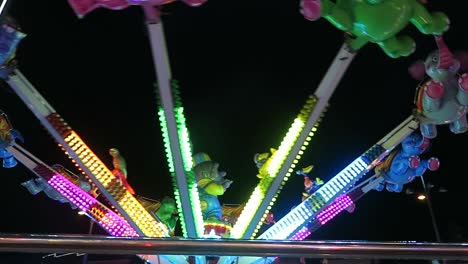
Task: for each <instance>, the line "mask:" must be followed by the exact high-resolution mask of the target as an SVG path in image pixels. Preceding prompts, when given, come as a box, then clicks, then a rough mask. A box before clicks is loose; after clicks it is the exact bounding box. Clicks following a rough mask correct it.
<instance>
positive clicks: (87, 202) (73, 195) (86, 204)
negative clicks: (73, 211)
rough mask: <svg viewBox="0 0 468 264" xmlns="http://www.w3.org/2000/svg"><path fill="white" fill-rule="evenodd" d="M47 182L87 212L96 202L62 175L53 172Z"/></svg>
mask: <svg viewBox="0 0 468 264" xmlns="http://www.w3.org/2000/svg"><path fill="white" fill-rule="evenodd" d="M47 182H48V183H49V184H50V186H52V187H53V188H54V189H55V190H57V191H58V192H59V193H60V194H61V195H63V196H64V197H65V198H67V199H68V200H69V201H70V202H72V203H73V204H74V205H76V206H77V207H78V208H80V210H81V211H84V212H88V211H89V209H90V208H91V207H92V206H93V205H94V204H95V203H97V201H96V200H95V199H94V198H92V197H91V195H89V194H87V193H86V192H84V191H83V190H81V189H80V188H78V187H77V186H76V185H75V184H73V183H71V182H70V181H69V180H68V179H66V178H65V177H63V176H62V175H58V174H55V175H54V176H52V178H50V179H49V180H48V181H47Z"/></svg>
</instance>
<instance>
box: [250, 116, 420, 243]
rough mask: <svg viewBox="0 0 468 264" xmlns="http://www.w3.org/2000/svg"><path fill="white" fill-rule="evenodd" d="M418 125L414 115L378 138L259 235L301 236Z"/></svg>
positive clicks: (274, 237) (263, 237)
mask: <svg viewBox="0 0 468 264" xmlns="http://www.w3.org/2000/svg"><path fill="white" fill-rule="evenodd" d="M418 127H419V122H418V121H417V120H416V119H415V117H414V116H409V117H408V118H407V119H406V120H404V121H403V122H402V123H401V124H400V125H398V126H397V127H396V128H395V129H393V130H392V131H391V132H390V133H388V134H387V135H386V136H385V137H383V138H382V139H381V140H379V141H378V142H377V144H375V145H374V146H373V147H371V148H370V149H369V150H368V151H366V153H364V154H363V155H361V156H360V157H359V158H358V159H356V160H355V161H353V162H352V163H351V164H350V165H348V166H347V167H346V168H345V169H344V170H342V171H341V172H340V173H338V174H337V175H336V176H335V177H333V178H332V179H331V180H330V181H328V182H327V183H326V184H324V185H323V186H322V187H321V188H320V189H319V190H317V191H316V192H315V193H313V194H312V195H311V196H310V197H308V198H307V199H306V200H305V201H303V202H302V203H301V204H300V205H299V206H297V207H296V208H294V209H293V210H291V211H290V212H289V213H288V214H287V215H286V216H284V217H283V218H281V219H280V220H279V221H278V222H277V223H276V224H274V225H273V226H271V227H270V228H269V229H268V230H266V231H265V232H264V233H263V234H262V235H261V236H260V237H259V238H260V239H288V238H295V239H297V238H298V237H302V236H304V235H306V234H307V232H308V231H304V227H305V226H307V225H308V224H310V222H313V221H314V219H315V216H316V215H317V213H319V212H320V211H321V210H323V209H324V208H325V207H326V206H328V205H329V204H330V203H332V202H333V201H334V200H335V199H336V198H337V197H339V196H340V195H342V194H343V193H344V192H345V191H346V190H347V189H348V188H349V187H350V186H352V185H354V184H355V183H356V182H357V181H358V180H359V178H361V177H362V176H363V175H364V174H366V173H367V172H368V171H369V170H371V169H372V168H374V167H375V166H376V165H377V164H378V163H379V162H381V161H382V159H384V158H385V157H386V155H388V153H389V152H390V151H391V150H392V149H393V148H395V147H396V146H397V145H398V144H399V143H400V142H401V141H402V140H403V139H404V138H405V137H407V136H408V135H409V134H411V133H412V132H413V131H415V130H417V129H418ZM293 227H294V228H293ZM291 230H292V231H291ZM297 233H301V234H297Z"/></svg>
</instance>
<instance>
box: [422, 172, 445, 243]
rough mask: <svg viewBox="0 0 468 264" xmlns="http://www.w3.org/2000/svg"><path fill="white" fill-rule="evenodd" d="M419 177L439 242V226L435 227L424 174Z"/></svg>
mask: <svg viewBox="0 0 468 264" xmlns="http://www.w3.org/2000/svg"><path fill="white" fill-rule="evenodd" d="M419 178H421V183H422V186H423V189H424V194H425V195H426V200H427V207H428V208H429V213H430V214H431V221H432V228H433V229H434V233H435V237H436V241H437V242H441V239H440V233H439V228H438V227H437V222H436V218H435V215H434V210H433V209H432V203H431V198H430V195H429V190H428V189H427V186H426V182H425V181H424V176H422V175H421V176H420V177H419Z"/></svg>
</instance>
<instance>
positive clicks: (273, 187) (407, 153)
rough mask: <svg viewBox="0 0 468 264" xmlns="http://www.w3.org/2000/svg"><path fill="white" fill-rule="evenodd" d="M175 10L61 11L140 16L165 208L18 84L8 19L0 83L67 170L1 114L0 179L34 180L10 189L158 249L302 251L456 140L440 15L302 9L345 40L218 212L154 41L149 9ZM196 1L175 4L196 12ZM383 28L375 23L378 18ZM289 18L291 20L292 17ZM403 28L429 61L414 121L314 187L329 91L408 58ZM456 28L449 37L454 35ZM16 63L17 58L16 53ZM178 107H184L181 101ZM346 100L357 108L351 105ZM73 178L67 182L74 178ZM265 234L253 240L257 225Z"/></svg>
mask: <svg viewBox="0 0 468 264" xmlns="http://www.w3.org/2000/svg"><path fill="white" fill-rule="evenodd" d="M174 1H175V0H169V1H167V0H148V1H144V0H113V1H108V0H68V3H69V5H70V7H71V8H72V10H73V11H74V12H75V14H76V15H77V17H78V18H79V19H86V16H87V15H88V14H89V13H90V12H92V11H93V10H95V9H97V8H105V9H112V10H122V9H126V8H128V7H130V6H140V7H141V8H142V10H143V11H144V17H145V25H146V28H147V32H148V37H149V40H150V46H151V51H152V55H153V62H154V69H155V76H156V77H157V82H156V83H157V85H155V89H156V93H157V95H158V105H159V108H158V109H157V113H158V118H159V125H160V127H161V133H162V136H163V141H164V146H165V151H166V157H167V164H168V168H169V171H170V175H171V177H172V182H173V190H174V196H173V197H172V198H171V197H166V198H164V199H161V200H160V201H152V200H148V199H145V198H142V197H140V196H138V194H137V193H136V191H135V190H134V189H133V188H132V187H131V185H130V183H129V182H128V181H127V167H126V161H125V159H124V158H123V156H122V155H121V154H120V152H119V150H118V149H115V148H113V149H110V150H109V155H110V157H111V158H112V164H111V165H112V166H110V167H109V166H108V165H107V164H106V162H104V161H103V157H99V156H98V155H97V154H95V152H94V151H93V150H92V149H91V148H90V146H89V145H87V144H86V141H85V139H84V138H82V137H80V136H79V134H78V132H77V131H75V130H74V129H73V128H72V126H71V124H68V123H67V122H66V121H65V118H66V117H62V116H61V115H60V114H59V113H58V112H57V111H56V110H55V109H54V107H53V106H52V105H51V104H50V103H49V102H48V101H47V99H46V97H44V96H43V95H42V94H41V93H40V92H39V91H38V90H37V89H36V88H35V87H34V86H33V84H31V83H30V82H29V81H28V79H27V78H26V77H25V76H24V75H23V74H22V73H21V71H20V69H19V68H18V67H17V66H18V61H17V59H16V57H15V54H16V52H17V47H18V45H19V44H20V42H21V41H22V40H23V39H24V38H25V37H26V33H23V32H22V31H21V28H20V27H19V25H18V24H17V23H15V22H14V21H13V19H10V18H6V19H5V20H4V21H3V24H2V27H1V29H0V42H1V44H2V45H1V46H0V64H1V65H2V67H1V72H0V74H1V77H2V79H4V81H5V82H6V83H7V84H8V86H9V87H11V89H12V90H13V91H14V92H15V93H16V94H17V95H18V97H19V98H20V99H21V100H22V101H23V102H24V104H25V105H26V106H27V107H28V108H29V110H31V111H32V113H33V114H34V115H35V117H36V118H37V119H38V121H39V122H40V123H41V124H42V126H43V127H44V128H45V129H46V130H47V132H48V133H49V134H50V135H51V136H52V137H53V139H54V140H55V141H56V142H57V144H58V146H59V148H61V149H62V150H63V152H64V154H65V155H66V156H68V158H69V159H70V160H71V161H72V162H73V164H74V165H75V166H76V168H65V167H64V166H62V165H49V164H46V163H45V162H43V161H41V160H40V159H39V158H38V157H36V156H35V155H34V154H33V153H31V152H30V151H29V150H27V147H26V146H23V145H25V144H24V143H23V141H24V139H23V137H22V135H21V132H20V131H17V130H15V128H14V126H13V125H12V124H13V122H19V121H18V120H12V121H10V120H9V119H8V116H7V114H6V112H8V109H3V111H5V112H3V111H0V114H1V116H0V139H1V141H0V157H1V158H2V159H3V167H4V168H5V169H8V168H12V167H15V166H17V163H20V164H22V165H23V166H25V167H26V168H28V169H29V170H30V171H31V173H32V174H34V175H35V176H36V177H35V178H34V179H31V180H28V181H25V182H24V183H22V185H23V186H24V187H25V188H26V189H27V190H28V191H29V192H30V193H31V194H33V195H35V194H37V193H40V192H44V193H45V194H46V195H47V196H48V197H50V198H51V199H53V200H56V201H59V202H61V203H69V204H70V206H71V209H73V210H79V211H80V212H83V213H84V214H85V215H86V216H88V217H89V218H90V219H91V220H92V221H94V222H95V223H97V224H98V225H99V226H101V227H102V229H103V230H105V231H106V232H107V233H108V234H109V235H111V236H116V237H153V238H169V237H174V236H175V232H174V230H175V227H176V225H180V229H181V232H182V234H181V235H182V236H183V237H184V238H204V239H218V238H226V239H228V238H229V239H263V240H304V239H305V238H306V237H308V236H309V235H311V234H312V233H313V232H315V231H316V230H317V229H319V228H320V227H322V226H323V225H325V224H326V223H327V222H328V221H330V220H332V219H333V218H334V217H335V216H336V215H338V214H339V213H340V212H342V211H344V210H347V211H349V212H352V211H353V210H354V208H355V206H356V202H357V201H358V199H360V198H362V197H363V196H365V195H366V194H367V193H368V192H370V191H372V190H377V191H384V190H386V191H389V192H401V191H402V189H403V186H404V185H405V184H407V183H409V182H411V181H413V180H414V179H415V178H416V177H418V176H422V175H423V174H424V173H425V172H426V171H427V170H430V171H435V170H437V169H438V168H439V160H438V159H437V158H435V157H431V158H428V159H422V158H420V157H419V156H420V155H421V154H423V153H425V152H426V151H428V149H429V146H430V143H431V142H430V141H432V140H437V131H438V127H439V126H442V125H447V126H448V127H449V129H450V131H451V132H453V133H455V134H462V133H465V132H466V131H467V130H468V123H467V118H466V114H467V112H468V74H467V73H465V71H468V54H467V53H462V52H460V53H452V51H451V50H450V49H449V47H448V46H447V45H446V43H445V41H444V38H443V34H444V33H445V32H446V31H447V30H449V19H448V17H447V16H446V15H445V14H444V13H442V12H430V11H429V10H428V8H427V7H426V6H425V4H424V3H422V2H420V1H416V0H406V1H403V0H373V1H371V0H361V1H357V0H337V1H331V0H302V1H300V7H299V11H300V13H301V14H302V15H303V16H304V17H305V19H307V20H311V21H314V20H318V19H325V20H327V21H329V22H330V23H331V24H332V25H334V26H335V27H336V28H338V29H339V30H342V31H344V32H345V36H346V37H345V42H344V43H343V45H342V47H341V49H340V50H339V51H338V53H337V55H336V56H335V58H334V60H333V62H332V63H331V65H330V67H329V69H328V71H327V72H326V74H325V76H324V77H323V79H322V81H321V82H320V85H319V86H318V88H317V89H316V90H315V92H314V93H313V94H311V95H310V96H309V97H308V98H307V99H306V100H305V102H304V105H303V107H302V109H301V110H300V111H299V113H298V114H297V116H296V118H295V119H294V120H293V121H292V124H291V126H290V128H289V130H288V131H287V133H286V134H285V136H284V138H283V139H282V141H281V142H279V144H278V146H275V147H274V148H272V149H271V150H270V151H269V152H266V153H258V154H256V155H255V157H254V161H255V164H256V166H257V168H258V174H257V175H256V176H257V178H258V185H257V186H256V187H255V188H254V189H253V190H251V195H250V198H249V199H248V200H247V201H245V203H243V204H241V205H238V206H228V205H223V204H222V203H221V202H220V199H219V197H220V196H222V195H223V194H224V192H225V191H226V190H227V189H228V188H229V187H230V185H231V184H232V181H231V180H229V179H227V178H226V173H225V172H223V171H220V170H219V164H218V163H217V162H214V161H213V160H211V157H210V156H209V155H208V154H206V153H202V152H200V153H192V144H191V138H190V133H189V130H188V127H187V125H186V119H185V115H184V107H183V104H182V98H181V95H180V93H179V84H178V83H177V81H176V80H174V79H173V78H172V76H171V69H170V64H169V56H168V54H167V50H166V42H165V39H164V31H163V19H162V15H161V14H162V13H161V7H162V6H163V5H170V4H172V2H174ZM205 1H206V0H182V2H183V3H184V4H187V5H188V6H191V7H198V8H203V6H202V5H203V4H204V3H205ZM383 13H384V14H385V16H386V19H381V18H382V14H383ZM298 14H299V12H298ZM410 24H412V25H414V26H415V27H416V29H417V30H418V31H419V32H420V33H421V34H426V35H432V36H433V40H434V46H435V47H437V50H436V51H434V52H432V53H431V54H429V55H428V56H427V58H426V59H425V61H420V62H417V63H415V64H413V65H412V66H411V67H410V73H411V75H412V76H413V77H414V78H415V79H417V80H419V81H420V83H419V84H418V85H417V89H416V95H415V102H414V104H415V107H414V111H413V112H412V113H411V114H410V115H409V116H408V117H407V118H406V119H404V120H403V121H402V122H401V124H399V125H398V126H396V127H395V128H394V129H393V130H391V131H390V132H389V133H388V134H386V135H384V136H383V137H382V138H381V139H380V140H379V141H377V142H376V143H375V144H374V145H372V146H370V147H369V148H368V150H367V151H365V152H364V153H362V155H360V156H359V157H357V158H356V159H355V160H354V161H353V162H351V163H350V164H349V165H348V166H346V167H345V168H343V169H342V170H341V171H340V172H339V173H338V174H336V175H335V176H334V177H331V178H330V179H329V180H328V181H326V182H324V181H322V180H321V179H319V178H317V177H315V175H314V172H313V169H312V168H313V166H307V167H305V168H302V169H301V168H300V167H299V162H300V159H301V157H302V156H303V154H304V152H305V151H306V150H307V149H308V146H309V145H310V141H311V139H312V138H313V136H314V134H315V133H316V132H317V130H319V129H320V127H319V123H320V122H321V121H322V119H324V118H326V116H325V115H324V113H325V111H326V109H327V107H328V105H329V101H330V98H331V97H332V95H333V93H334V91H335V88H336V87H337V86H338V84H339V82H340V80H341V79H342V77H343V75H344V74H345V72H346V70H347V69H348V67H349V66H350V65H352V64H351V63H352V61H353V58H354V57H355V56H356V54H357V53H358V52H359V51H360V50H361V49H362V47H363V46H364V45H366V44H369V45H371V44H372V45H378V46H379V47H380V48H381V50H382V56H384V55H387V56H389V57H390V58H392V59H399V58H401V57H406V56H409V55H411V54H412V53H413V51H414V49H415V47H416V43H415V41H414V40H413V39H412V38H411V37H409V36H407V35H404V34H403V33H402V32H401V31H402V30H403V29H405V28H406V27H407V26H408V25H410ZM455 26H456V25H455ZM19 52H21V49H20V48H19ZM187 100H189V99H188V98H187ZM356 100H357V99H356ZM74 170H75V171H74ZM296 174H298V175H300V176H301V177H303V178H304V186H305V188H304V193H303V199H302V202H301V203H300V204H298V205H297V206H295V207H294V208H293V209H291V210H290V211H289V213H287V214H286V215H285V216H284V217H282V218H281V219H276V221H275V220H274V219H273V216H272V214H271V212H270V211H271V208H272V206H273V205H274V204H275V201H276V200H277V198H278V195H279V193H280V191H281V189H282V188H283V186H284V185H285V183H286V182H287V180H288V178H289V177H291V176H292V175H296ZM265 223H268V224H269V225H270V226H269V228H268V229H266V230H265V231H263V232H262V233H260V230H261V227H262V226H263V224H265ZM140 257H141V258H142V259H144V260H147V261H148V262H149V263H189V262H192V261H194V262H196V263H207V262H210V263H219V264H230V263H233V262H235V263H272V262H274V261H275V257H263V258H262V257H242V256H221V257H219V258H208V257H205V256H197V257H195V258H191V257H190V258H189V257H188V256H174V255H167V256H166V255H158V256H153V255H141V256H140Z"/></svg>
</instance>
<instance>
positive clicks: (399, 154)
mask: <svg viewBox="0 0 468 264" xmlns="http://www.w3.org/2000/svg"><path fill="white" fill-rule="evenodd" d="M429 146H430V141H429V139H427V138H425V137H423V136H421V134H419V133H418V132H413V133H412V134H410V135H409V136H407V137H406V138H405V139H404V140H403V141H402V142H401V144H400V145H399V147H397V148H395V149H394V150H393V151H392V152H391V153H390V154H389V155H388V157H387V158H386V159H385V160H384V161H383V162H382V163H381V164H379V165H378V166H377V167H376V169H375V172H376V173H380V174H381V177H384V182H381V183H380V184H379V185H378V186H377V187H376V190H377V191H382V190H383V189H384V187H386V189H387V191H389V192H401V191H402V190H403V185H405V184H407V183H409V182H411V181H413V180H414V179H415V177H417V176H422V175H423V174H424V172H426V170H427V169H429V170H431V171H435V170H437V169H438V168H439V165H440V164H439V160H438V159H437V158H435V157H432V158H429V159H427V160H420V159H419V155H421V154H422V153H424V152H426V151H427V149H428V148H429Z"/></svg>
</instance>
